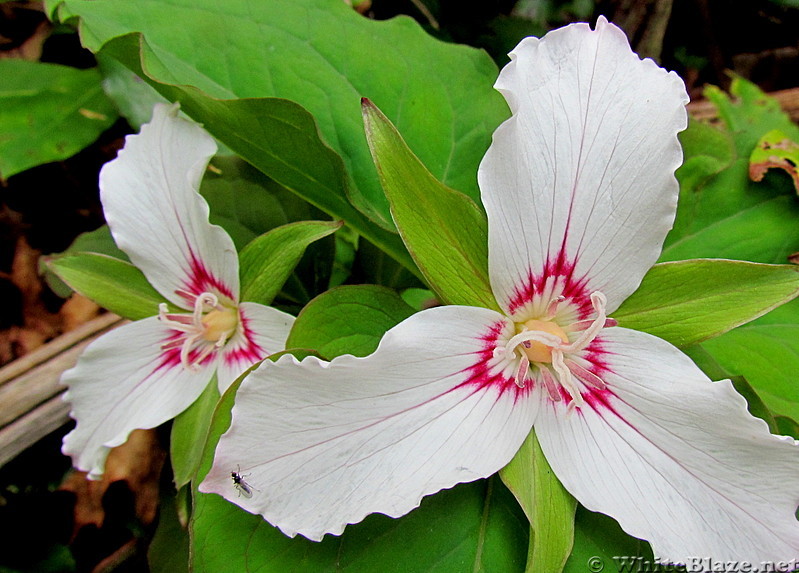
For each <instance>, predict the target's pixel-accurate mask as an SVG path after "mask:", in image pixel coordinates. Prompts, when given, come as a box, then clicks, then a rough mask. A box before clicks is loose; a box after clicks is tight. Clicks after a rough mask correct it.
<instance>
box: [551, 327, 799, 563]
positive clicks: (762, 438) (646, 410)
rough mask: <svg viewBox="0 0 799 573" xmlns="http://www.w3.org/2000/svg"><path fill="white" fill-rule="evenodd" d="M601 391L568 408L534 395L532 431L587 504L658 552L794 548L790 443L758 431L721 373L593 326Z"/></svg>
mask: <svg viewBox="0 0 799 573" xmlns="http://www.w3.org/2000/svg"><path fill="white" fill-rule="evenodd" d="M602 344H603V346H604V348H605V350H606V351H607V354H606V357H607V364H606V366H607V367H608V368H609V369H610V370H611V371H612V372H611V373H606V374H605V375H604V376H603V379H604V380H605V382H606V384H607V386H608V391H607V394H606V395H605V397H604V399H605V400H606V402H604V403H603V400H592V401H590V402H589V404H592V405H587V406H586V407H584V408H583V409H581V410H579V411H575V412H573V413H571V414H570V415H568V414H565V412H564V411H563V409H562V408H554V407H550V406H546V407H542V408H541V411H540V413H539V417H538V420H537V421H536V426H535V427H536V433H537V435H538V439H539V441H540V442H541V447H542V449H543V451H544V454H545V455H546V457H547V460H549V463H550V465H551V466H552V468H553V470H554V471H555V474H556V475H557V476H558V478H560V480H561V481H562V482H563V484H564V485H565V486H566V489H568V490H569V491H570V492H571V493H572V495H574V496H575V497H576V498H577V499H578V500H579V501H580V503H582V504H583V505H584V506H586V507H587V508H588V509H591V510H594V511H600V512H602V513H606V514H608V515H610V516H612V517H614V518H615V519H616V520H618V522H619V524H620V525H621V526H622V528H623V529H624V530H625V531H627V533H629V534H630V535H633V536H635V537H640V538H642V539H646V540H648V541H649V542H651V544H652V548H653V550H654V552H655V555H656V556H658V557H660V558H661V559H662V560H663V561H664V562H665V561H671V562H685V561H686V560H688V561H689V562H690V560H691V558H696V557H704V558H712V559H715V560H717V561H726V560H746V561H749V562H751V563H760V562H761V561H767V560H789V559H793V558H796V557H797V556H799V523H797V520H796V517H795V516H794V512H795V511H796V507H797V505H799V445H797V442H795V441H794V440H793V439H791V438H787V437H777V436H773V435H771V434H769V432H768V427H767V426H766V423H765V422H763V421H762V420H760V419H757V418H754V417H752V416H751V415H750V414H749V413H748V412H747V410H746V402H745V401H744V399H743V398H742V397H741V396H740V395H739V394H737V393H736V392H735V390H734V389H733V387H732V384H730V382H729V381H727V380H725V381H722V382H711V381H710V380H708V379H707V377H706V376H705V375H704V374H703V373H702V372H701V371H700V370H699V369H698V368H697V367H696V366H695V365H694V364H693V363H692V362H691V361H690V360H689V359H688V357H686V356H685V355H684V354H682V353H681V352H680V351H679V350H677V349H676V348H674V347H673V346H671V345H670V344H669V343H667V342H664V341H663V340H660V339H658V338H655V337H653V336H650V335H648V334H644V333H641V332H635V331H631V330H626V329H622V328H611V329H607V330H606V331H605V332H604V333H603V335H602Z"/></svg>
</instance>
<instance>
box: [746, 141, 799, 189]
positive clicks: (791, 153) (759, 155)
mask: <svg viewBox="0 0 799 573" xmlns="http://www.w3.org/2000/svg"><path fill="white" fill-rule="evenodd" d="M797 166H799V143H797V142H796V141H794V140H792V139H791V138H790V137H788V136H787V135H785V133H784V132H783V131H781V130H779V129H772V130H771V131H769V132H768V133H767V134H765V135H764V136H763V137H761V138H760V141H758V142H757V146H756V147H755V149H754V151H752V155H750V156H749V177H751V179H752V181H762V180H763V177H765V175H766V172H767V171H768V170H769V169H783V170H784V171H785V172H786V173H787V174H788V175H789V176H790V177H791V178H792V179H793V186H794V189H795V190H796V191H797V193H799V171H797Z"/></svg>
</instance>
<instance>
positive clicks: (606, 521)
mask: <svg viewBox="0 0 799 573" xmlns="http://www.w3.org/2000/svg"><path fill="white" fill-rule="evenodd" d="M574 525H575V528H574V550H573V551H572V554H571V556H569V560H568V561H567V562H566V567H565V568H564V569H563V572H564V573H598V572H599V571H601V572H602V573H624V572H625V571H636V572H637V571H641V572H643V571H659V570H660V569H656V568H655V567H656V566H655V565H654V557H653V556H652V550H651V548H650V547H649V544H648V543H647V542H646V541H642V540H640V539H636V538H634V537H630V536H629V535H627V534H626V533H624V531H622V529H621V527H619V524H618V523H616V521H615V520H614V519H613V518H611V517H608V516H607V515H603V514H601V513H594V512H591V511H588V510H587V509H585V508H584V507H582V506H580V507H578V508H577V519H576V520H575V523H574ZM639 559H640V560H641V567H640V568H638V566H637V564H638V562H639ZM665 571H670V569H665V570H664V572H665Z"/></svg>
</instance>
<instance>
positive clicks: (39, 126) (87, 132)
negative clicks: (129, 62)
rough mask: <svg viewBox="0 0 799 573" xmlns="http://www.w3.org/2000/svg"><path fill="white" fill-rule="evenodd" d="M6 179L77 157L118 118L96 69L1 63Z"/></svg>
mask: <svg viewBox="0 0 799 573" xmlns="http://www.w3.org/2000/svg"><path fill="white" fill-rule="evenodd" d="M0 77H1V78H3V82H2V84H0V134H1V135H0V177H3V178H8V177H11V176H12V175H14V174H16V173H19V172H20V171H24V170H25V169H29V168H30V167H35V166H36V165H41V164H42V163H48V162H51V161H58V160H60V159H66V158H68V157H71V156H72V155H74V154H75V153H77V152H78V151H80V150H81V149H83V148H84V147H86V146H87V145H89V144H90V143H92V142H93V141H94V140H95V139H97V137H98V136H99V135H100V134H101V133H102V132H103V131H105V129H107V128H108V127H109V126H110V125H111V124H112V123H114V121H115V120H116V118H117V113H116V111H115V109H114V106H113V104H112V103H111V101H110V100H109V99H108V98H107V97H106V96H105V94H104V93H103V89H102V86H101V85H100V74H99V72H98V71H97V70H96V69H90V70H78V69H75V68H70V67H67V66H59V65H55V64H43V63H39V62H28V61H25V60H19V59H12V58H4V59H0Z"/></svg>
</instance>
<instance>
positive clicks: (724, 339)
mask: <svg viewBox="0 0 799 573" xmlns="http://www.w3.org/2000/svg"><path fill="white" fill-rule="evenodd" d="M706 95H707V96H708V97H709V98H710V99H711V101H713V103H714V104H715V105H716V106H717V107H718V110H719V114H720V117H721V119H722V126H721V127H720V128H715V127H710V126H707V125H702V124H699V123H696V122H694V123H692V124H691V125H690V126H689V128H688V130H687V131H686V132H684V134H683V136H682V138H681V139H682V141H683V146H684V149H685V155H686V160H685V165H684V166H683V167H682V168H681V169H680V170H679V171H678V172H677V175H678V179H679V180H680V183H681V192H680V203H679V206H678V211H677V220H676V222H675V225H674V229H673V230H672V232H671V234H670V235H669V237H668V238H667V240H666V246H665V249H664V251H663V257H662V259H663V260H676V259H682V258H694V257H709V256H711V257H725V258H731V259H742V260H749V261H756V262H761V263H785V262H787V258H788V256H789V255H791V254H792V253H795V252H797V251H799V201H797V197H796V193H795V191H794V189H793V187H792V185H791V183H790V180H789V179H788V178H787V177H770V176H767V177H766V178H765V179H764V180H763V181H762V182H760V183H755V182H752V181H750V179H749V158H750V155H751V153H752V151H753V150H754V149H755V146H756V145H757V143H758V142H759V141H760V140H761V138H762V137H763V136H764V135H766V134H767V133H768V132H770V131H772V130H774V129H777V130H780V131H781V132H782V133H783V134H785V135H786V136H787V137H790V138H792V139H793V140H798V139H797V138H799V128H798V127H797V126H796V125H794V124H793V123H792V122H791V120H790V118H788V117H787V115H786V114H785V113H783V112H782V111H781V110H780V108H779V105H778V104H777V103H776V101H774V100H773V99H771V98H769V97H767V96H765V95H764V94H763V93H762V92H761V91H760V90H759V89H758V88H757V87H756V86H754V85H753V84H751V83H749V82H747V81H745V80H743V79H740V78H735V79H734V80H733V83H732V87H731V95H732V97H730V96H727V95H726V94H724V93H723V92H721V91H720V90H718V89H716V88H709V89H708V90H706ZM721 142H725V143H724V145H722V144H721ZM716 281H717V279H716V278H715V277H708V282H707V283H706V284H705V289H706V290H708V291H709V292H712V291H713V290H715V289H716V288H718V286H717V284H716ZM759 296H761V295H760V294H757V293H751V297H752V298H753V299H755V298H758V297H759ZM759 303H760V301H749V302H747V303H746V304H747V305H757V304H759ZM764 308H765V307H764ZM702 346H703V347H704V349H705V350H706V351H707V352H709V353H710V354H711V355H712V357H713V358H714V359H715V360H716V361H717V362H718V363H719V364H720V365H721V366H722V367H723V368H724V369H725V370H726V371H727V372H728V374H730V375H740V376H744V377H745V378H746V379H747V381H748V382H749V384H751V386H752V387H753V388H754V390H755V391H756V392H757V394H758V395H759V396H760V397H761V398H762V399H763V401H764V402H765V404H766V405H767V406H768V407H769V408H770V409H771V410H773V411H774V412H776V413H780V414H784V415H788V416H791V417H793V418H799V394H798V393H797V391H796V376H795V375H794V373H795V372H796V371H797V368H799V303H798V302H797V301H793V302H791V303H788V304H786V305H784V306H781V307H779V308H777V309H775V310H773V311H771V312H770V313H769V314H767V315H765V316H762V317H760V318H758V319H757V320H755V321H753V322H750V323H748V324H746V325H744V326H740V327H738V328H736V329H735V330H732V331H730V332H728V333H726V334H723V335H721V336H719V337H718V338H714V339H713V340H707V341H706V342H704V343H703V344H702Z"/></svg>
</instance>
